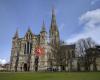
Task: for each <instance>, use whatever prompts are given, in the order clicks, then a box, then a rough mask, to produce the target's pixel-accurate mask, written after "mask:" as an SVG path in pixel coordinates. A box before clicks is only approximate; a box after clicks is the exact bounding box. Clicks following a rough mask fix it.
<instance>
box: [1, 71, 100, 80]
mask: <svg viewBox="0 0 100 80" xmlns="http://www.w3.org/2000/svg"><path fill="white" fill-rule="evenodd" d="M0 80H100V72H33V73H32V72H30V73H28V72H24V73H23V72H22V73H18V72H17V73H7V72H3V73H0Z"/></svg>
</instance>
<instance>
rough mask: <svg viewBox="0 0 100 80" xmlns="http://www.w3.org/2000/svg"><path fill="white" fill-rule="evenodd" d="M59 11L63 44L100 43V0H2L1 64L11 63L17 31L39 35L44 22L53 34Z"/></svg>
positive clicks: (58, 20)
mask: <svg viewBox="0 0 100 80" xmlns="http://www.w3.org/2000/svg"><path fill="white" fill-rule="evenodd" d="M53 6H54V7H55V11H56V20H57V25H58V28H59V31H60V38H61V40H64V41H66V42H67V43H73V42H76V41H77V40H79V39H81V38H86V37H92V38H93V40H95V42H97V43H100V0H0V63H5V62H6V61H9V58H10V55H11V47H12V37H13V36H14V33H15V31H16V29H17V28H18V30H19V35H20V37H24V35H25V33H26V31H27V29H28V27H30V28H31V29H32V31H33V34H39V32H40V30H41V26H42V22H43V20H44V21H45V25H46V29H47V31H49V28H50V23H51V11H52V7H53Z"/></svg>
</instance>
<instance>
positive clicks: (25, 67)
mask: <svg viewBox="0 0 100 80" xmlns="http://www.w3.org/2000/svg"><path fill="white" fill-rule="evenodd" d="M23 68H24V69H23V70H24V71H28V66H27V63H24V67H23Z"/></svg>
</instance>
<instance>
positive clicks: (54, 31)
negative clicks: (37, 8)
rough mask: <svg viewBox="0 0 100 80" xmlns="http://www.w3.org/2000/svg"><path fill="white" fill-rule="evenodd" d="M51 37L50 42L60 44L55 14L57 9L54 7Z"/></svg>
mask: <svg viewBox="0 0 100 80" xmlns="http://www.w3.org/2000/svg"><path fill="white" fill-rule="evenodd" d="M49 38H50V44H51V45H55V46H58V45H59V41H60V39H59V30H58V27H57V24H56V15H55V9H54V8H52V18H51V26H50V30H49Z"/></svg>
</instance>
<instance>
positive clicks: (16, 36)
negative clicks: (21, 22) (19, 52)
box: [13, 29, 19, 39]
mask: <svg viewBox="0 0 100 80" xmlns="http://www.w3.org/2000/svg"><path fill="white" fill-rule="evenodd" d="M13 38H14V39H15V38H19V35H18V29H16V33H15V35H14V37H13Z"/></svg>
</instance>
